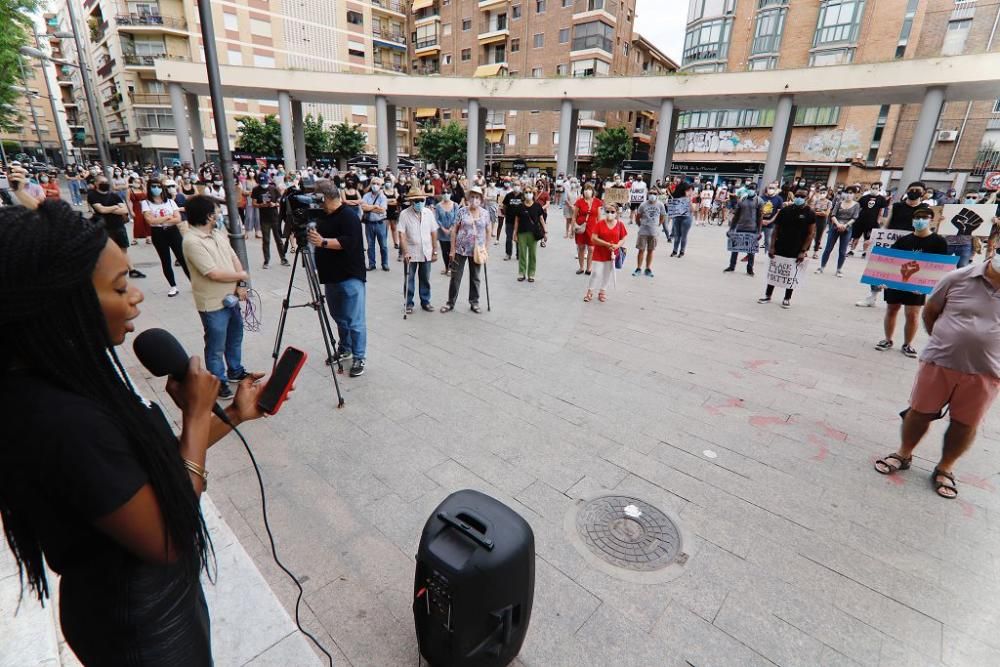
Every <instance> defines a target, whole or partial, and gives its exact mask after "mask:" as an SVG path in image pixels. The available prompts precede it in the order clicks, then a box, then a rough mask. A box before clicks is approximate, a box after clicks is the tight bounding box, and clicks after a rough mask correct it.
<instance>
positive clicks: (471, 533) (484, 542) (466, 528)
mask: <svg viewBox="0 0 1000 667" xmlns="http://www.w3.org/2000/svg"><path fill="white" fill-rule="evenodd" d="M437 518H438V519H440V520H441V521H444V522H445V523H446V524H448V525H449V526H451V527H452V528H456V529H458V530H460V531H461V532H462V533H464V534H465V536H466V537H468V538H469V539H470V540H472V541H473V542H475V543H476V544H478V545H479V546H481V547H483V548H484V549H486V550H487V551H493V540H491V539H489V538H488V537H486V536H485V535H483V534H482V533H480V532H479V531H478V530H476V529H474V528H473V527H472V526H470V525H469V524H467V523H466V522H464V521H461V520H459V519H456V518H454V517H452V516H449V515H448V514H446V513H444V512H438V513H437ZM472 518H476V517H472Z"/></svg>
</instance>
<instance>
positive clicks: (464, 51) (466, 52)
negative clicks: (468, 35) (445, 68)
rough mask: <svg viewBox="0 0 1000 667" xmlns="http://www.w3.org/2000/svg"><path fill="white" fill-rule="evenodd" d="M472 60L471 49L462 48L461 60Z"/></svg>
mask: <svg viewBox="0 0 1000 667" xmlns="http://www.w3.org/2000/svg"><path fill="white" fill-rule="evenodd" d="M470 60H472V49H462V62H463V63H465V62H469V61H470Z"/></svg>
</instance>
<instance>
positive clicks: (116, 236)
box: [87, 174, 146, 278]
mask: <svg viewBox="0 0 1000 667" xmlns="http://www.w3.org/2000/svg"><path fill="white" fill-rule="evenodd" d="M87 203H88V204H90V208H91V209H93V211H94V216H93V218H92V219H93V220H96V221H100V222H103V223H104V228H105V230H107V232H108V237H109V238H110V239H111V240H112V241H114V242H115V245H117V246H118V247H119V248H121V249H122V252H124V253H126V255H127V253H128V246H129V242H128V232H127V231H126V230H125V222H126V220H128V206H127V205H126V204H125V202H124V201H123V200H122V198H121V197H119V196H118V195H117V194H116V193H114V192H112V191H111V183H109V182H108V177H107V176H104V175H103V174H101V175H100V176H98V177H97V178H96V179H95V186H94V189H93V190H92V191H91V192H89V193H87ZM128 268H129V271H128V276H129V278H145V277H146V274H144V273H143V272H141V271H139V270H138V269H136V268H135V266H133V265H132V260H129V267H128Z"/></svg>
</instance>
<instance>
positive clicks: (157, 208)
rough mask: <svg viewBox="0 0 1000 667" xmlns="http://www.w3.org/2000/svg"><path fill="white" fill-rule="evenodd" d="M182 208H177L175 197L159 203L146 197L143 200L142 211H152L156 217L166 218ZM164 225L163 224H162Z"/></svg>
mask: <svg viewBox="0 0 1000 667" xmlns="http://www.w3.org/2000/svg"><path fill="white" fill-rule="evenodd" d="M179 210H180V209H179V208H177V204H176V203H175V202H174V200H173V199H167V200H166V201H164V202H161V203H159V204H157V203H155V202H151V201H149V200H148V199H144V200H143V202H142V212H143V213H150V214H152V215H153V217H154V218H166V217H168V216H172V215H173V214H174V213H177V212H178V211H179ZM160 226H163V225H160Z"/></svg>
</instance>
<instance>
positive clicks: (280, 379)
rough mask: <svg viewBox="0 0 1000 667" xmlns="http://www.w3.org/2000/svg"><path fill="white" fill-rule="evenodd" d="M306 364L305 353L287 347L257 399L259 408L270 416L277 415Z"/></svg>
mask: <svg viewBox="0 0 1000 667" xmlns="http://www.w3.org/2000/svg"><path fill="white" fill-rule="evenodd" d="M305 363H306V353H305V352H303V351H302V350H299V349H296V348H294V347H286V348H285V351H284V352H283V353H282V355H281V358H280V359H278V364H277V365H276V366H275V367H274V372H273V373H271V377H270V378H268V380H267V384H266V385H264V390H263V391H261V392H260V396H259V397H258V398H257V407H258V408H260V409H261V410H262V411H264V412H266V413H267V414H269V415H273V414H277V412H278V410H279V409H281V404H282V403H284V402H285V399H286V398H288V392H289V391H291V389H292V385H293V384H294V383H295V378H296V377H297V376H298V374H299V371H300V370H302V366H303V365H304V364H305Z"/></svg>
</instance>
